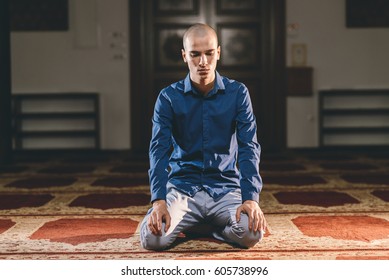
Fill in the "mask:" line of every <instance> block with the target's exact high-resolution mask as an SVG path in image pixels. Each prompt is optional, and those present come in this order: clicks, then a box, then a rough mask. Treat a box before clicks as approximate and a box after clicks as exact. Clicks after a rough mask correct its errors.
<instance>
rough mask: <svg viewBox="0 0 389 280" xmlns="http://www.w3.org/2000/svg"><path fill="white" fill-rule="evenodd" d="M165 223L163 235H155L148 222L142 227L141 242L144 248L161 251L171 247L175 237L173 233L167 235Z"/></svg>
mask: <svg viewBox="0 0 389 280" xmlns="http://www.w3.org/2000/svg"><path fill="white" fill-rule="evenodd" d="M164 228H165V224H163V225H162V235H161V236H159V235H154V234H153V233H152V232H151V231H150V230H149V229H148V226H147V224H146V223H144V224H143V225H142V227H141V231H140V243H141V245H142V247H143V248H144V249H147V250H155V251H161V250H164V249H166V248H167V247H169V246H170V245H171V244H172V243H173V241H174V239H172V238H171V235H168V236H166V235H165V231H164Z"/></svg>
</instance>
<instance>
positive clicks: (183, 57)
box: [181, 49, 187, 63]
mask: <svg viewBox="0 0 389 280" xmlns="http://www.w3.org/2000/svg"><path fill="white" fill-rule="evenodd" d="M181 55H182V59H183V60H184V62H185V63H186V62H187V61H186V55H185V50H184V49H181Z"/></svg>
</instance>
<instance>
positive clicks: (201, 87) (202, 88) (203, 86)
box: [192, 80, 215, 96]
mask: <svg viewBox="0 0 389 280" xmlns="http://www.w3.org/2000/svg"><path fill="white" fill-rule="evenodd" d="M192 84H193V86H194V87H195V88H196V89H197V90H198V91H199V92H200V93H201V94H202V95H204V96H205V95H207V94H208V92H210V91H211V90H212V89H213V86H214V85H215V80H213V81H212V82H210V83H203V82H201V81H200V83H197V82H194V81H192Z"/></svg>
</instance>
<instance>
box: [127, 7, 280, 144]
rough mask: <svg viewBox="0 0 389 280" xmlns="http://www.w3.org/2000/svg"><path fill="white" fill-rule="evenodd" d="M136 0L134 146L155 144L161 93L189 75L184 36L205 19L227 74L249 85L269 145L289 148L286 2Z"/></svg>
mask: <svg viewBox="0 0 389 280" xmlns="http://www.w3.org/2000/svg"><path fill="white" fill-rule="evenodd" d="M136 2H138V1H131V3H132V4H131V5H130V18H131V22H130V26H131V46H132V48H133V49H132V52H131V59H130V61H131V73H132V75H131V83H132V86H131V89H132V91H131V96H132V98H131V101H132V107H131V108H132V114H131V116H132V130H131V132H132V147H133V148H134V150H141V151H145V150H147V148H148V144H149V140H150V136H151V116H152V113H153V108H154V102H155V100H156V98H157V95H158V93H159V91H160V90H161V89H162V88H163V87H165V86H167V85H169V84H171V83H173V82H176V81H178V80H181V79H183V78H184V77H185V76H186V74H187V73H188V69H187V65H186V64H185V63H184V62H183V61H182V58H181V48H182V36H183V34H184V32H185V30H186V29H187V28H188V27H189V26H190V25H192V24H194V23H197V22H203V23H207V24H209V25H211V26H212V27H213V28H214V29H215V30H216V32H217V34H218V38H219V44H220V45H221V59H220V61H219V63H218V67H217V70H218V71H219V73H220V74H221V75H224V76H227V77H229V78H232V79H235V80H238V81H240V82H243V83H245V84H246V86H247V87H248V89H249V91H250V96H251V99H252V103H253V108H254V113H255V115H256V117H257V124H258V139H259V142H260V144H261V146H262V149H263V150H264V151H271V150H273V151H274V150H279V149H283V148H284V147H285V142H286V141H285V139H284V138H285V123H286V122H285V118H284V116H285V96H284V90H283V89H284V86H283V85H284V84H285V83H284V74H283V73H284V69H285V63H284V56H285V55H284V37H285V36H284V35H285V34H284V32H283V30H284V18H285V15H284V9H285V4H284V0H261V1H258V0H215V1H212V0H154V1H152V0H150V1H139V2H141V3H136ZM281 26H282V27H281ZM133 43H137V44H133Z"/></svg>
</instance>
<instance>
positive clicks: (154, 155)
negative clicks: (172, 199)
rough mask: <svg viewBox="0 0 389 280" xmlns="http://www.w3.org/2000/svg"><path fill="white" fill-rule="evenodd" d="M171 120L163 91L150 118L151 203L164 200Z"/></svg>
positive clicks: (167, 100)
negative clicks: (151, 124) (151, 125)
mask: <svg viewBox="0 0 389 280" xmlns="http://www.w3.org/2000/svg"><path fill="white" fill-rule="evenodd" d="M172 120H173V110H172V106H171V102H170V101H169V99H168V98H167V96H166V92H165V91H164V90H163V91H161V93H160V94H159V96H158V99H157V101H156V103H155V107H154V114H153V118H152V123H153V127H152V136H151V141H150V149H149V158H150V169H149V179H150V192H151V202H153V201H154V200H158V199H164V200H165V199H166V184H167V182H168V164H169V155H170V151H171V149H170V148H171V135H172V132H171V131H172Z"/></svg>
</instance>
